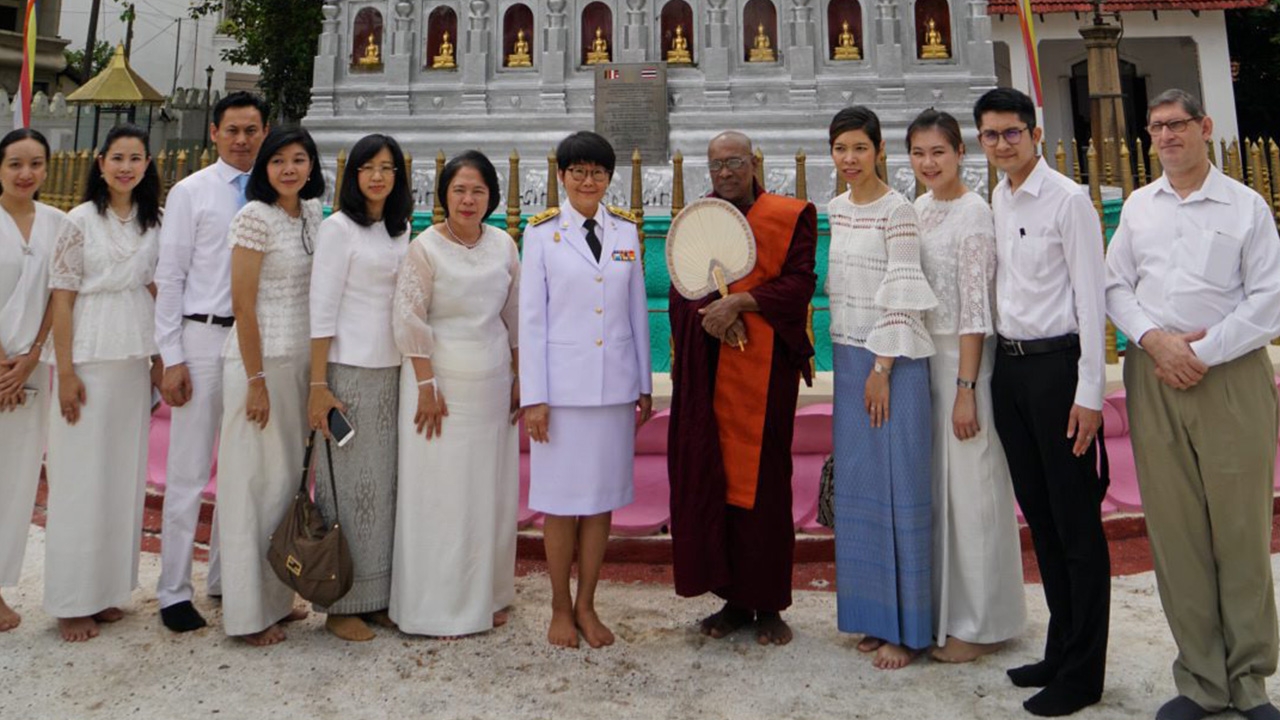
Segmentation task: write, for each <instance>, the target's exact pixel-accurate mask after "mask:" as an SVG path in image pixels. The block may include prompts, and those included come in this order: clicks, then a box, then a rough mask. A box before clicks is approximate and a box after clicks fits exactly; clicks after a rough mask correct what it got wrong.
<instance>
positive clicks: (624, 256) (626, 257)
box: [613, 250, 636, 262]
mask: <svg viewBox="0 0 1280 720" xmlns="http://www.w3.org/2000/svg"><path fill="white" fill-rule="evenodd" d="M613 259H614V260H615V261H618V262H635V261H636V251H635V250H614V251H613Z"/></svg>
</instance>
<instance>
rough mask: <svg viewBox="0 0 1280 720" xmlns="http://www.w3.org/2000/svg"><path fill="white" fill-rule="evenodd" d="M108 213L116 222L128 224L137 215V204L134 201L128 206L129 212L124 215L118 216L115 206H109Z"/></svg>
mask: <svg viewBox="0 0 1280 720" xmlns="http://www.w3.org/2000/svg"><path fill="white" fill-rule="evenodd" d="M109 214H110V215H111V217H113V218H115V219H116V222H118V223H120V224H121V225H128V224H129V223H131V222H133V221H134V219H135V218H137V217H138V205H137V204H136V203H135V204H134V205H132V206H130V207H129V214H128V215H125V216H124V217H120V215H118V214H117V213H116V211H115V208H111V209H110V212H109Z"/></svg>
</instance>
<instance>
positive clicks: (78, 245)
mask: <svg viewBox="0 0 1280 720" xmlns="http://www.w3.org/2000/svg"><path fill="white" fill-rule="evenodd" d="M83 279H84V230H82V229H81V227H80V223H78V222H76V221H75V220H73V219H71V218H68V219H67V220H65V221H64V222H63V223H62V229H61V230H60V231H59V232H58V240H57V244H56V245H54V248H53V262H52V263H51V264H50V266H49V289H50V290H70V291H72V292H80V283H81V281H82V280H83Z"/></svg>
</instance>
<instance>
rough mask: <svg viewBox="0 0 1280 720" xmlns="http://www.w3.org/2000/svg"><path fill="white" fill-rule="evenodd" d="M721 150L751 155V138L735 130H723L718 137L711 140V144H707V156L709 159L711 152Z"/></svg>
mask: <svg viewBox="0 0 1280 720" xmlns="http://www.w3.org/2000/svg"><path fill="white" fill-rule="evenodd" d="M714 149H721V150H728V151H730V152H733V153H735V154H736V153H744V154H746V155H750V154H751V138H749V137H747V134H746V133H743V132H739V131H737V130H725V131H724V132H722V133H720V134H719V135H717V136H715V137H713V138H711V142H710V143H707V156H708V157H710V156H711V154H712V150H714Z"/></svg>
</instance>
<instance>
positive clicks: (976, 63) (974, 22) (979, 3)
mask: <svg viewBox="0 0 1280 720" xmlns="http://www.w3.org/2000/svg"><path fill="white" fill-rule="evenodd" d="M968 6H969V17H967V18H965V23H964V28H965V33H966V35H967V37H965V38H964V41H965V49H966V53H965V56H964V59H965V61H966V62H968V64H969V70H970V72H971V73H972V74H973V78H974V80H975V81H976V82H974V83H973V85H975V86H976V85H989V86H990V87H995V84H996V58H995V52H994V51H993V50H992V47H991V16H990V15H988V14H987V2H986V0H969V2H968ZM952 42H953V43H954V44H957V45H958V44H959V43H956V42H955V40H952ZM983 92H985V88H984V89H983ZM974 100H977V98H974Z"/></svg>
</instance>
